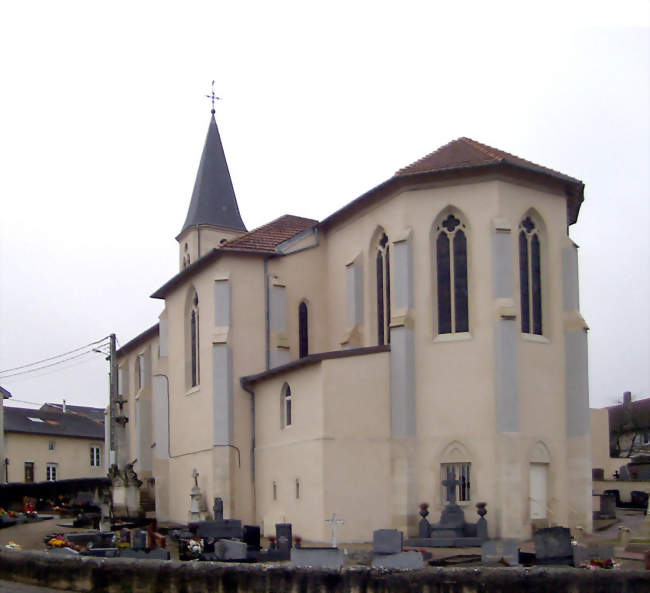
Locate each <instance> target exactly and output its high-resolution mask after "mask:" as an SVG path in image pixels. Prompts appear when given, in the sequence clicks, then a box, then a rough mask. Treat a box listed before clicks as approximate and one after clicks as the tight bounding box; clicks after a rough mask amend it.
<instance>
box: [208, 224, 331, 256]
mask: <svg viewBox="0 0 650 593" xmlns="http://www.w3.org/2000/svg"><path fill="white" fill-rule="evenodd" d="M315 224H318V221H317V220H312V219H311V218H302V217H300V216H292V215H291V214H285V215H284V216H281V217H280V218H276V219H275V220H273V221H272V222H269V223H268V224H265V225H263V226H261V227H258V228H256V229H254V230H252V231H251V232H250V233H246V234H245V235H242V236H241V237H238V238H237V239H233V240H232V241H228V242H227V243H224V244H223V245H222V246H221V248H220V249H222V250H225V251H227V250H229V249H237V250H239V249H244V250H248V249H250V250H252V251H268V252H269V253H275V252H276V248H277V246H278V245H280V243H283V242H284V241H287V240H288V239H291V237H293V236H295V235H297V234H298V233H301V232H302V231H305V230H307V229H309V228H311V227H313V226H314V225H315Z"/></svg>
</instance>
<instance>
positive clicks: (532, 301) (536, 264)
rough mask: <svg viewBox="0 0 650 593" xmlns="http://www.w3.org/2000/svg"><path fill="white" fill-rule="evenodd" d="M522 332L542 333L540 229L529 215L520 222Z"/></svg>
mask: <svg viewBox="0 0 650 593" xmlns="http://www.w3.org/2000/svg"><path fill="white" fill-rule="evenodd" d="M519 290H520V298H521V333H523V334H537V335H539V336H541V335H542V268H541V245H540V229H539V225H538V224H536V223H535V221H534V220H533V219H532V218H531V217H530V216H527V217H526V218H524V219H523V220H522V221H521V223H520V224H519Z"/></svg>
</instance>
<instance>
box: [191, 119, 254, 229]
mask: <svg viewBox="0 0 650 593" xmlns="http://www.w3.org/2000/svg"><path fill="white" fill-rule="evenodd" d="M197 224H210V225H214V226H219V227H225V228H228V229H235V230H238V231H246V227H245V226H244V222H243V221H242V218H241V215H240V214H239V207H238V206H237V198H236V197H235V190H234V189H233V187H232V181H231V179H230V172H229V171H228V163H226V155H225V153H224V151H223V146H222V144H221V136H219V128H218V127H217V122H216V120H215V119H214V113H213V114H212V116H211V117H210V125H209V126H208V134H207V136H206V137H205V145H204V146H203V153H202V154H201V162H200V163H199V170H198V172H197V174H196V181H195V182H194V191H193V192H192V199H191V201H190V207H189V209H188V211H187V218H186V219H185V224H183V228H182V230H181V233H183V232H184V231H185V230H187V229H188V228H189V227H192V226H195V225H197Z"/></svg>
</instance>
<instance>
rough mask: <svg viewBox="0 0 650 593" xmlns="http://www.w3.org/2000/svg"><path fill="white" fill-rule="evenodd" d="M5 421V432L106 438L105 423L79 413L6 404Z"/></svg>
mask: <svg viewBox="0 0 650 593" xmlns="http://www.w3.org/2000/svg"><path fill="white" fill-rule="evenodd" d="M4 422H5V432H23V433H32V434H47V435H53V436H67V437H80V438H87V439H95V440H101V441H103V440H104V424H103V423H102V422H96V421H95V420H91V419H90V418H88V417H86V416H80V415H79V414H68V413H66V414H63V413H62V412H51V411H45V410H42V409H41V410H31V409H29V408H15V407H13V406H5V408H4Z"/></svg>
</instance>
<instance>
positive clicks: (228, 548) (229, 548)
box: [214, 539, 248, 560]
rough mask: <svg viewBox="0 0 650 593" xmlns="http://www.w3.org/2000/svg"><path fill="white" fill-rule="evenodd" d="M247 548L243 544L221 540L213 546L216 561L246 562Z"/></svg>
mask: <svg viewBox="0 0 650 593" xmlns="http://www.w3.org/2000/svg"><path fill="white" fill-rule="evenodd" d="M247 553H248V547H247V546H246V544H245V543H244V542H240V541H236V540H229V539H222V540H219V541H218V542H217V543H216V544H214V554H215V556H216V557H217V560H246V559H247V558H248V556H247Z"/></svg>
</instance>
